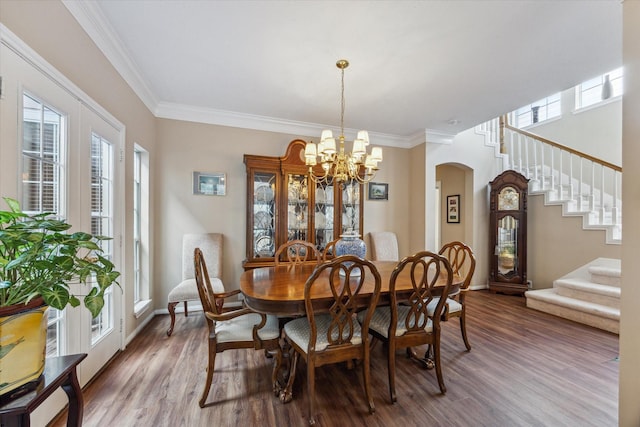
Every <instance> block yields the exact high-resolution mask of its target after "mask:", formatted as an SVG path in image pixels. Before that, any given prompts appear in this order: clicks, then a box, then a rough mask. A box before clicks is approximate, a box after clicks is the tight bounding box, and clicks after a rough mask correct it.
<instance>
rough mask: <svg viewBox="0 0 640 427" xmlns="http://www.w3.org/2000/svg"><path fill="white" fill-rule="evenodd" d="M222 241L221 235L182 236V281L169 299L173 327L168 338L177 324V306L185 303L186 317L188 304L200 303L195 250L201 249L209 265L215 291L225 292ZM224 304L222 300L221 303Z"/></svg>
mask: <svg viewBox="0 0 640 427" xmlns="http://www.w3.org/2000/svg"><path fill="white" fill-rule="evenodd" d="M222 241H223V235H222V234H221V233H192V234H185V235H184V236H182V280H181V281H180V283H178V285H177V286H176V287H174V288H173V289H171V291H170V292H169V296H168V298H167V300H168V304H167V310H168V311H169V315H170V317H171V325H170V326H169V329H168V330H167V336H171V334H172V333H173V328H174V326H175V323H176V305H178V304H179V303H180V302H184V315H185V317H186V316H187V315H188V314H189V312H188V310H187V303H188V302H189V301H199V300H200V296H199V295H198V287H197V286H196V279H195V274H194V269H193V250H194V249H195V248H200V249H201V250H202V253H203V254H204V257H205V259H206V260H207V262H208V265H209V273H210V274H211V276H209V280H210V282H211V284H212V286H213V290H214V291H215V292H217V293H222V292H224V285H223V283H222V280H221V277H222ZM219 303H220V304H222V303H223V301H222V300H220V302H219Z"/></svg>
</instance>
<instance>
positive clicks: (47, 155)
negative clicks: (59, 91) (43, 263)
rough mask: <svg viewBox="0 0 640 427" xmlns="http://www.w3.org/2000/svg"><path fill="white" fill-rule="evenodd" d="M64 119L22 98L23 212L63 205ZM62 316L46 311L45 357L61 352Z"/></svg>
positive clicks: (53, 209) (57, 208)
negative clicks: (47, 313)
mask: <svg viewBox="0 0 640 427" xmlns="http://www.w3.org/2000/svg"><path fill="white" fill-rule="evenodd" d="M65 121H66V117H65V116H63V115H62V114H61V113H59V112H57V111H56V110H54V109H53V108H52V107H50V106H47V105H45V104H44V103H43V102H42V101H40V100H38V99H36V97H34V96H31V95H28V94H26V93H23V95H22V197H21V204H22V208H23V210H24V211H25V212H28V213H31V214H35V213H40V212H57V213H59V214H60V213H61V212H62V208H63V207H64V206H65V203H64V200H63V197H64V191H63V189H64V186H63V185H62V183H63V179H62V178H63V176H64V164H63V159H64V156H63V155H62V153H63V150H64V147H65V145H66V143H67V140H66V134H65V129H66V126H65ZM63 322H64V316H63V315H62V312H61V311H59V310H56V309H55V308H49V315H48V319H47V323H48V326H47V356H60V355H61V354H62V351H63V349H64V343H63V342H62V338H63V334H62V327H63Z"/></svg>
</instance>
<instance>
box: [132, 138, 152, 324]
mask: <svg viewBox="0 0 640 427" xmlns="http://www.w3.org/2000/svg"><path fill="white" fill-rule="evenodd" d="M148 218H149V153H148V152H147V151H145V150H144V149H143V148H142V147H140V146H138V145H137V144H136V145H135V148H134V151H133V294H134V314H135V316H136V317H140V316H141V315H142V314H143V313H144V312H145V311H146V310H148V309H149V308H151V297H150V291H149V222H148V221H147V219H148Z"/></svg>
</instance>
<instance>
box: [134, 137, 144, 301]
mask: <svg viewBox="0 0 640 427" xmlns="http://www.w3.org/2000/svg"><path fill="white" fill-rule="evenodd" d="M141 157H142V153H141V152H140V150H137V149H136V150H134V152H133V302H134V304H137V303H139V302H140V294H141V292H140V291H141V289H140V250H141V248H140V245H141V240H140V224H141V222H142V213H141V192H142V170H141V165H140V162H141Z"/></svg>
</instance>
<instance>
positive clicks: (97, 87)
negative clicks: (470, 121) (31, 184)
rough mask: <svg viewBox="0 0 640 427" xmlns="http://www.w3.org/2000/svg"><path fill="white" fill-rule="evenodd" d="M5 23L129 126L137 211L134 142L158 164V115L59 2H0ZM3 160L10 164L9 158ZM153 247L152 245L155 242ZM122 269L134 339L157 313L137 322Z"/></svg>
mask: <svg viewBox="0 0 640 427" xmlns="http://www.w3.org/2000/svg"><path fill="white" fill-rule="evenodd" d="M0 20H1V22H2V24H4V25H5V26H6V27H7V28H9V30H11V31H12V32H13V33H15V34H16V35H17V36H18V37H20V38H21V39H22V40H23V41H24V42H25V43H27V44H28V45H29V46H30V47H31V48H32V49H34V50H35V51H36V52H38V54H40V55H41V56H42V57H44V59H45V60H46V61H47V62H49V63H50V64H51V65H52V66H53V67H55V68H56V69H57V70H58V71H60V72H61V73H62V74H64V75H65V76H66V77H67V78H68V79H69V80H71V81H72V82H73V83H74V84H75V85H77V86H78V87H79V88H80V89H82V90H83V91H84V92H85V93H87V94H88V95H89V96H90V97H91V98H92V99H93V100H95V101H96V102H97V103H98V104H100V105H101V106H102V107H103V108H105V109H106V110H107V111H109V113H111V114H112V115H113V116H115V117H116V118H117V119H118V120H119V121H120V122H122V123H123V124H124V125H125V126H126V150H125V162H124V170H125V171H126V176H125V182H126V183H128V185H126V187H125V190H126V195H125V200H126V206H125V212H127V213H128V212H131V211H132V210H133V207H132V200H133V196H132V193H131V191H132V188H133V184H131V183H132V169H131V164H132V155H133V144H134V143H138V144H139V145H141V146H143V147H144V148H145V149H146V150H148V151H149V153H150V156H151V162H152V164H153V161H154V160H153V156H154V144H155V135H156V132H155V129H156V128H155V127H156V121H155V117H154V116H153V115H152V114H151V113H150V112H149V110H148V109H147V108H146V107H145V106H144V104H143V103H142V102H141V101H140V99H139V98H138V97H137V96H136V95H135V93H134V92H133V91H132V90H131V88H130V87H129V86H128V85H127V84H126V83H125V81H124V80H123V79H122V78H121V77H120V75H119V74H118V73H117V72H116V71H115V69H114V68H113V67H112V66H111V64H110V63H109V62H108V61H107V59H106V58H105V57H104V55H103V54H102V53H101V52H100V51H99V50H98V49H97V48H96V46H95V45H94V44H93V41H91V39H90V38H89V36H87V34H86V33H85V32H84V30H83V29H82V28H81V27H80V26H79V24H78V23H77V21H76V20H75V19H74V18H73V17H72V16H71V14H70V13H69V12H68V11H67V8H66V7H64V5H63V4H62V3H61V2H60V1H30V0H25V1H16V0H1V1H0ZM1 143H2V144H6V143H9V141H1ZM1 160H2V161H6V159H1ZM152 185H153V184H152ZM155 189H156V187H155V186H154V187H152V189H151V190H152V191H151V194H152V195H153V194H154V191H155ZM152 197H153V196H152ZM151 221H152V222H151V227H153V226H154V224H153V218H152V219H151ZM132 226H133V225H132V221H131V218H130V215H128V216H127V218H126V231H125V236H124V239H123V241H124V242H125V246H124V254H123V259H124V260H127V259H131V254H132V243H131V238H130V236H131V231H132ZM152 235H153V234H152ZM151 246H152V247H153V242H152V245H151ZM120 270H121V272H122V279H121V283H122V284H123V287H124V290H125V292H124V300H125V309H124V314H125V318H124V321H125V325H126V330H125V336H130V335H131V334H132V333H133V331H135V330H136V328H137V327H138V325H140V324H141V322H143V321H144V320H145V319H146V317H148V316H150V315H152V314H153V313H152V311H149V312H148V313H146V314H145V316H143V317H142V318H140V319H136V318H135V316H134V315H133V293H132V291H131V289H130V287H127V284H129V283H131V280H132V273H133V266H132V265H131V263H127V262H126V261H125V265H124V266H121V267H120Z"/></svg>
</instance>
